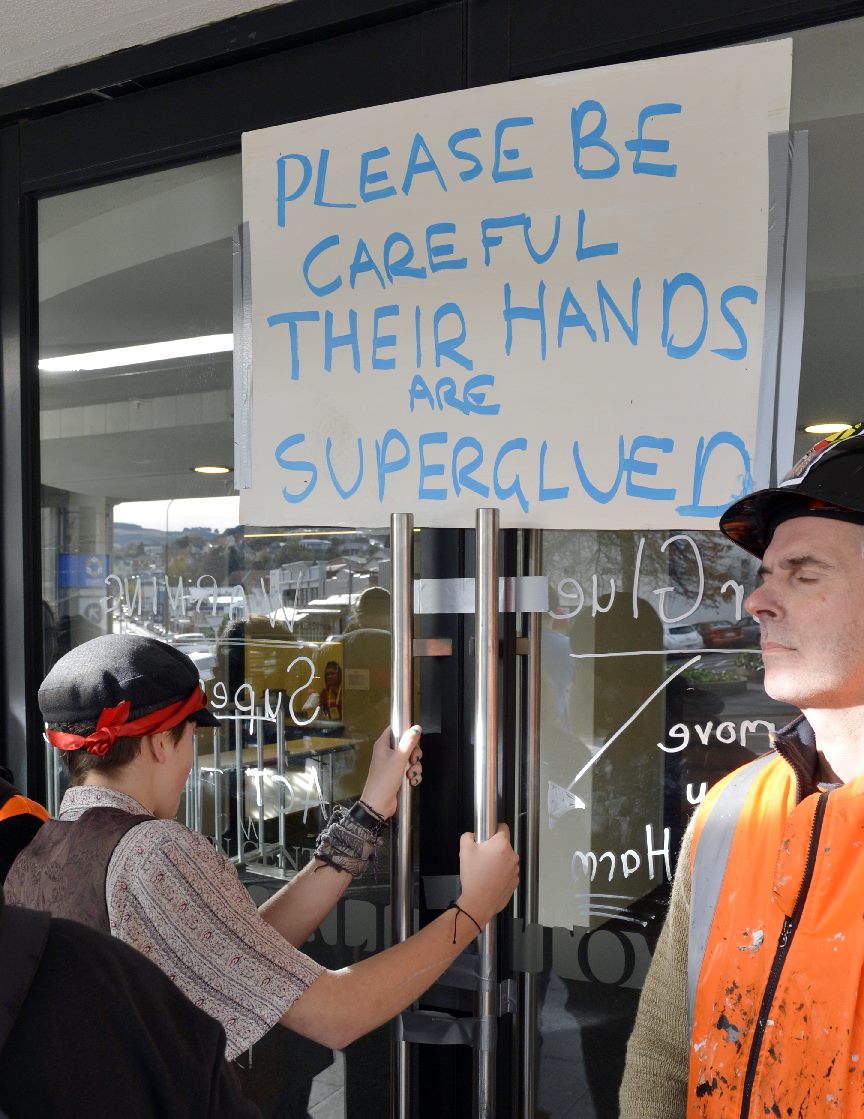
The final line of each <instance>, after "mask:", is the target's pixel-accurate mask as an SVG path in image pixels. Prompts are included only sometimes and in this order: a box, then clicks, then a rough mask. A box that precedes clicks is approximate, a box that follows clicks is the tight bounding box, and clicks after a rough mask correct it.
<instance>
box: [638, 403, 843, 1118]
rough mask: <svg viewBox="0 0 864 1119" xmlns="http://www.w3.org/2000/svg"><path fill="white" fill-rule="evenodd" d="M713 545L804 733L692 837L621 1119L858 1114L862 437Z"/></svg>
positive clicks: (776, 744)
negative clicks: (729, 546)
mask: <svg viewBox="0 0 864 1119" xmlns="http://www.w3.org/2000/svg"><path fill="white" fill-rule="evenodd" d="M720 529H721V531H722V532H724V533H725V534H726V536H728V537H729V539H730V540H732V541H734V542H735V543H736V544H738V545H739V546H740V547H742V548H744V549H745V550H746V551H748V552H749V553H750V554H751V555H754V556H756V557H758V558H759V559H760V560H761V566H760V569H759V575H760V577H761V582H760V584H759V585H758V586H757V587H756V589H755V590H754V591H753V592H752V594H750V596H749V597H748V598H747V600H746V602H745V606H746V608H747V610H748V611H749V612H750V613H751V614H752V615H753V617H754V618H756V620H757V621H758V622H759V626H760V643H761V646H762V659H763V662H764V667H765V690H766V692H767V693H768V694H769V695H770V696H771V697H772V698H774V699H776V700H779V701H780V702H783V703H788V704H791V705H792V706H794V707H798V708H800V710H801V712H802V714H801V715H800V716H799V717H798V718H797V719H795V720H794V722H792V723H790V724H789V726H787V727H785V728H784V729H782V730H780V731H778V732H777V733H776V735H774V736H773V741H772V746H773V749H772V750H771V751H769V752H768V753H767V754H765V755H763V756H762V757H760V758H758V759H756V760H755V761H752V762H750V763H749V764H748V765H745V766H743V767H742V768H741V769H738V770H736V771H735V772H734V773H732V774H730V775H729V776H728V777H726V778H724V779H723V780H722V781H720V782H719V783H718V784H717V785H715V786H714V787H713V788H712V789H710V790H709V792H708V795H707V796H706V798H705V799H704V801H703V802H702V804H701V805H700V806H699V808H698V809H697V811H696V812H695V814H694V817H693V820H692V821H691V824H690V826H689V827H688V829H687V832H686V834H685V837H684V841H683V844H682V848H681V854H680V856H679V860H678V867H677V870H676V873H675V880H674V882H673V886H672V896H671V900H670V907H669V913H668V915H667V918H666V921H665V923H664V926H663V931H662V932H661V935H660V940H659V942H658V945H657V950H656V952H655V955H654V958H653V960H652V963H651V967H650V969H649V972H648V976H647V979H646V982H645V986H644V988H643V991H642V996H641V1000H640V1004H639V1013H638V1015H637V1019H636V1024H635V1028H634V1030H633V1034H632V1036H631V1038H630V1042H629V1045H628V1051H627V1065H626V1070H625V1074H624V1080H623V1083H622V1086H621V1093H620V1104H621V1109H620V1114H621V1117H622V1119H684V1117H685V1116H687V1117H691V1116H699V1117H701V1119H726V1117H727V1116H730V1115H735V1116H742V1117H743V1116H757V1115H758V1116H762V1115H768V1116H771V1115H776V1116H781V1115H782V1116H786V1115H790V1116H791V1115H795V1116H804V1115H807V1116H827V1115H837V1116H841V1115H842V1116H852V1115H862V1114H864V1071H862V1067H861V1066H862V1063H864V1013H862V1006H864V980H862V976H864V905H862V898H864V639H862V632H861V631H862V625H864V424H861V423H858V424H855V425H854V426H852V427H850V428H847V429H846V430H845V431H843V432H842V433H839V434H838V435H837V436H836V437H832V438H829V439H824V440H822V441H821V442H819V443H817V444H816V446H815V447H813V448H812V450H810V451H809V452H808V453H807V454H806V455H805V456H804V457H803V458H802V459H801V460H800V461H799V462H798V463H797V464H796V465H795V466H794V467H793V469H792V470H791V471H790V473H789V474H788V475H787V476H786V477H785V478H784V479H783V480H782V481H781V482H780V483H779V484H778V485H777V486H773V487H770V488H768V489H764V490H760V491H758V492H756V493H753V494H750V495H749V496H747V497H743V498H741V499H740V500H739V501H736V502H735V503H734V504H733V505H731V506H730V508H729V509H728V510H727V511H726V512H725V513H724V514H723V516H722V517H721V519H720Z"/></svg>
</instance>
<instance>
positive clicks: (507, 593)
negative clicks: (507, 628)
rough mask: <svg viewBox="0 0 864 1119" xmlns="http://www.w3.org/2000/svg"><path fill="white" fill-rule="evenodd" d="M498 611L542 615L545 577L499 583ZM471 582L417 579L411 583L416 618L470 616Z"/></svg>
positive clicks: (546, 597) (546, 603)
mask: <svg viewBox="0 0 864 1119" xmlns="http://www.w3.org/2000/svg"><path fill="white" fill-rule="evenodd" d="M498 609H499V610H500V611H501V612H502V613H505V614H512V613H514V612H516V613H526V614H542V613H545V612H546V611H547V610H548V609H549V580H548V578H547V577H546V576H545V575H520V576H516V577H509V578H504V579H499V580H498ZM475 610H476V600H475V595H474V580H473V579H418V580H416V581H415V583H414V613H415V614H473V613H474V611H475Z"/></svg>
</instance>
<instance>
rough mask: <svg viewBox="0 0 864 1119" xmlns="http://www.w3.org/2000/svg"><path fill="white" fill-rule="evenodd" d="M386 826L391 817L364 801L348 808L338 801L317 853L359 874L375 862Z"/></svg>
mask: <svg viewBox="0 0 864 1119" xmlns="http://www.w3.org/2000/svg"><path fill="white" fill-rule="evenodd" d="M386 826H387V820H385V818H384V817H383V816H382V815H381V814H380V813H379V812H376V811H375V809H374V808H372V806H371V805H369V804H366V803H365V802H364V801H356V802H355V803H354V804H352V806H351V807H350V808H348V809H346V808H343V807H342V805H341V804H337V805H336V807H335V808H334V809H333V812H332V813H331V816H330V819H329V820H328V822H327V826H326V827H325V828H324V829H323V830H322V832H321V834H320V835H319V836H318V839H317V840H316V843H315V850H314V852H313V856H314V858H316V859H318V861H319V862H321V863H324V864H325V865H327V866H331V867H333V868H334V870H341V871H344V872H345V873H346V874H350V875H351V877H352V878H356V877H357V876H358V875H360V874H363V873H364V871H366V870H367V869H368V867H369V864H370V863H372V862H374V860H375V856H376V855H377V853H378V850H379V848H380V847H381V844H382V843H383V842H384V837H383V834H382V833H383V831H384V828H385V827H386ZM319 869H320V868H319Z"/></svg>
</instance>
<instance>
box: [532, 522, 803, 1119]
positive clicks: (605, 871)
mask: <svg viewBox="0 0 864 1119" xmlns="http://www.w3.org/2000/svg"><path fill="white" fill-rule="evenodd" d="M756 567H757V561H756V560H753V559H751V558H749V557H747V556H745V555H744V553H743V552H741V551H739V550H738V549H736V548H734V546H733V545H731V544H730V543H728V542H727V541H726V540H725V538H724V537H722V536H721V535H720V534H719V533H715V532H690V533H686V534H679V533H658V532H650V533H649V532H645V533H624V532H614V533H613V532H603V533H599V532H598V533H589V532H579V533H575V532H574V533H567V532H546V533H544V536H543V570H544V573H545V574H546V575H547V576H548V578H549V582H550V593H551V599H552V602H551V609H550V611H549V614H548V615H547V616H546V617H544V619H543V629H542V633H541V679H540V689H541V690H540V782H539V785H540V792H541V805H540V833H539V864H540V874H539V924H540V926H541V927H542V928H543V929H545V930H548V931H547V932H546V933H545V934H544V935H545V939H544V940H543V947H544V950H543V953H542V971H540V972H539V974H538V977H537V1006H538V1022H537V1029H538V1031H539V1036H540V1043H539V1046H538V1051H537V1052H538V1063H537V1093H538V1096H537V1101H538V1108H539V1110H538V1114H548V1115H555V1116H564V1115H569V1114H571V1111H570V1108H571V1107H572V1106H573V1105H574V1104H577V1103H578V1107H577V1109H576V1110H575V1111H573V1112H572V1114H574V1115H575V1114H578V1115H580V1116H581V1115H586V1116H592V1115H596V1116H598V1117H605V1116H611V1115H615V1114H617V1103H616V1101H617V1091H618V1083H619V1081H620V1078H621V1071H622V1069H623V1057H624V1045H625V1043H626V1039H627V1037H628V1035H629V1032H630V1028H631V1026H632V1021H633V1016H634V1014H635V1009H636V1002H637V1000H638V997H639V991H640V989H641V986H642V981H643V979H644V976H645V971H646V969H647V966H648V963H649V960H650V955H651V951H652V950H653V947H654V944H655V942H656V939H657V936H658V934H659V931H660V925H661V923H662V920H663V916H664V913H665V904H666V900H667V897H668V884H669V881H670V879H671V874H672V871H673V869H674V865H675V857H676V855H677V851H678V847H679V845H680V841H681V837H682V835H683V832H684V828H685V827H686V824H687V820H688V818H689V815H690V813H691V811H692V808H693V805H695V804H696V803H698V802H699V800H701V798H702V797H703V796H704V794H705V791H706V789H707V788H708V787H710V786H711V785H712V784H714V782H715V781H716V780H717V779H718V778H719V777H721V776H722V775H723V774H724V773H726V772H728V771H729V770H730V769H733V768H735V767H737V766H738V765H741V764H743V763H744V762H745V761H749V760H752V758H753V757H754V756H757V755H759V754H760V753H763V752H764V751H765V750H766V749H768V734H769V732H770V731H771V730H772V729H774V728H779V727H781V726H783V725H784V724H785V723H786V722H788V721H789V718H791V715H792V712H791V710H790V709H789V708H785V707H782V706H781V705H779V704H777V703H775V702H774V701H773V700H770V699H769V698H768V697H767V696H766V695H765V693H764V692H763V691H762V688H761V673H760V655H759V652H758V648H759V637H758V626H756V624H755V623H754V622H753V621H752V620H749V619H748V616H747V615H746V614H742V613H741V603H742V600H743V598H744V597H745V596H746V594H747V593H748V591H749V590H750V589H751V588H752V586H753V583H754V578H755V571H756ZM540 962H541V960H540V959H538V958H535V959H534V960H533V961H532V967H534V966H536V965H537V964H539V963H540Z"/></svg>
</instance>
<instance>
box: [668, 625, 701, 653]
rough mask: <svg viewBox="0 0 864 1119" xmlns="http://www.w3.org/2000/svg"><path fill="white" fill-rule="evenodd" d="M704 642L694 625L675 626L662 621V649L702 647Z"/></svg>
mask: <svg viewBox="0 0 864 1119" xmlns="http://www.w3.org/2000/svg"><path fill="white" fill-rule="evenodd" d="M704 647H705V642H704V641H703V640H702V637H701V636H700V634H699V631H698V630H697V629H696V627H695V626H675V625H670V624H669V623H668V622H664V623H663V648H664V649H703V648H704Z"/></svg>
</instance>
